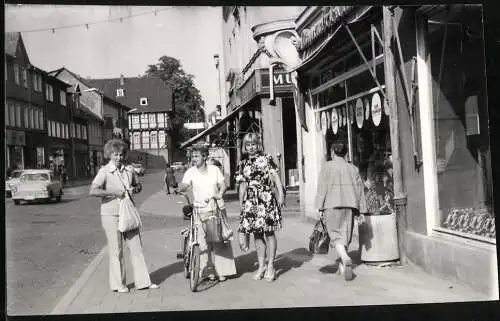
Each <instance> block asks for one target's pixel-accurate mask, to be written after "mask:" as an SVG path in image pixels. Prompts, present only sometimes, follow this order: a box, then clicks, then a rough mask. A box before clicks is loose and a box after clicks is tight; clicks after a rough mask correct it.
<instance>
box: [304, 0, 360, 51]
mask: <svg viewBox="0 0 500 321" xmlns="http://www.w3.org/2000/svg"><path fill="white" fill-rule="evenodd" d="M352 8H353V7H352V6H331V7H327V8H325V11H324V13H323V15H322V17H321V20H320V21H319V22H318V23H317V24H315V25H314V27H312V28H311V29H306V30H304V31H302V33H301V34H300V39H298V40H297V42H296V47H297V50H299V51H303V50H305V49H306V48H308V47H309V46H311V45H312V44H313V43H314V42H315V41H316V40H317V39H318V38H320V37H322V36H323V35H325V34H326V33H327V31H330V29H331V28H332V26H333V25H335V24H337V23H338V22H339V20H340V18H341V17H342V16H344V15H345V14H346V13H347V12H348V11H349V10H351V9H352Z"/></svg>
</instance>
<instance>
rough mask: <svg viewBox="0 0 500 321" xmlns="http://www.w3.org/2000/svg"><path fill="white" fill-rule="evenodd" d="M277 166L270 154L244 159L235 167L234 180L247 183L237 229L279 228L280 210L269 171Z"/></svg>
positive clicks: (274, 229) (259, 230) (256, 230)
mask: <svg viewBox="0 0 500 321" xmlns="http://www.w3.org/2000/svg"><path fill="white" fill-rule="evenodd" d="M272 171H276V172H278V167H277V166H276V164H275V163H274V161H273V159H272V157H271V156H269V155H258V156H257V157H255V158H254V159H243V160H242V161H241V162H240V163H239V164H238V167H237V169H236V182H237V183H242V182H247V183H248V188H247V194H246V200H245V201H244V203H243V208H242V209H241V214H240V225H239V228H238V231H239V232H243V233H264V232H273V231H277V230H280V229H281V227H282V223H281V221H282V217H281V210H280V207H279V206H278V202H277V201H276V196H275V194H274V193H275V192H274V182H273V180H272V177H271V172H272Z"/></svg>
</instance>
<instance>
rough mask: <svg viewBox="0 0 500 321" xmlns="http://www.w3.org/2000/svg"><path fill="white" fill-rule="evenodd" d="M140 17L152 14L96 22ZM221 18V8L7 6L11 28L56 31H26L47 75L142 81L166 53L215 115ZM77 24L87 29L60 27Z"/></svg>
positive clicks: (36, 62)
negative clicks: (58, 73)
mask: <svg viewBox="0 0 500 321" xmlns="http://www.w3.org/2000/svg"><path fill="white" fill-rule="evenodd" d="M155 9H158V10H159V11H158V12H157V13H156V15H154V13H153V11H154V10H155ZM148 12H150V13H148ZM140 13H148V14H144V15H140V16H136V17H131V18H128V19H126V18H125V19H123V20H122V22H120V21H119V20H118V21H113V22H105V23H99V24H95V25H93V24H92V23H93V22H96V21H106V20H108V19H113V18H119V17H127V16H129V15H136V14H140ZM221 16H222V9H221V7H146V6H77V5H6V9H5V29H6V31H21V32H22V31H29V30H34V29H43V28H49V29H50V28H56V30H55V33H53V32H52V31H51V30H45V31H39V32H22V36H23V40H24V44H25V46H26V50H27V52H28V56H29V58H30V61H31V63H32V64H33V65H35V66H37V67H39V68H41V69H43V70H45V71H51V70H54V69H58V68H61V67H63V66H64V67H66V68H68V69H69V70H71V71H73V72H75V73H77V74H79V75H80V76H82V77H84V78H87V77H90V78H117V77H120V75H122V74H123V75H124V76H125V77H136V76H138V75H142V74H144V72H145V71H146V69H147V66H148V65H149V64H155V63H156V62H158V59H159V58H160V57H161V56H163V55H167V56H171V57H174V58H177V59H179V60H180V62H181V64H182V67H183V69H184V70H185V71H186V72H187V73H190V74H193V75H194V76H195V80H194V81H195V85H196V87H197V88H198V89H199V90H200V92H201V95H202V97H203V100H204V101H205V109H206V111H207V112H210V111H212V110H214V108H215V105H216V104H217V71H216V69H215V62H214V57H213V56H214V54H216V53H218V54H220V55H221V56H222V49H221V48H222V40H221V33H222V22H221ZM75 24H84V25H83V26H79V27H75V28H67V29H57V27H62V26H69V25H75ZM85 24H89V27H88V29H87V28H86V27H85Z"/></svg>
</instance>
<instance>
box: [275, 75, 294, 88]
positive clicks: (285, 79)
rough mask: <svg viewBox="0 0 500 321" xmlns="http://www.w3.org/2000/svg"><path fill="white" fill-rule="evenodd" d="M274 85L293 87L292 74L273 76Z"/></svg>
mask: <svg viewBox="0 0 500 321" xmlns="http://www.w3.org/2000/svg"><path fill="white" fill-rule="evenodd" d="M273 84H274V85H276V86H280V85H291V84H292V77H291V76H290V74H274V75H273Z"/></svg>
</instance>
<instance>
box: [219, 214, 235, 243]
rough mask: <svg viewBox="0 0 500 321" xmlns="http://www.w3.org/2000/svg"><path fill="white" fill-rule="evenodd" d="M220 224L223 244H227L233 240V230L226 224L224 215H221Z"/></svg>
mask: <svg viewBox="0 0 500 321" xmlns="http://www.w3.org/2000/svg"><path fill="white" fill-rule="evenodd" d="M221 217H222V219H221V223H222V239H223V240H224V242H229V241H232V240H233V230H232V229H231V227H230V226H229V223H228V222H227V220H226V218H225V217H224V215H221Z"/></svg>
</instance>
